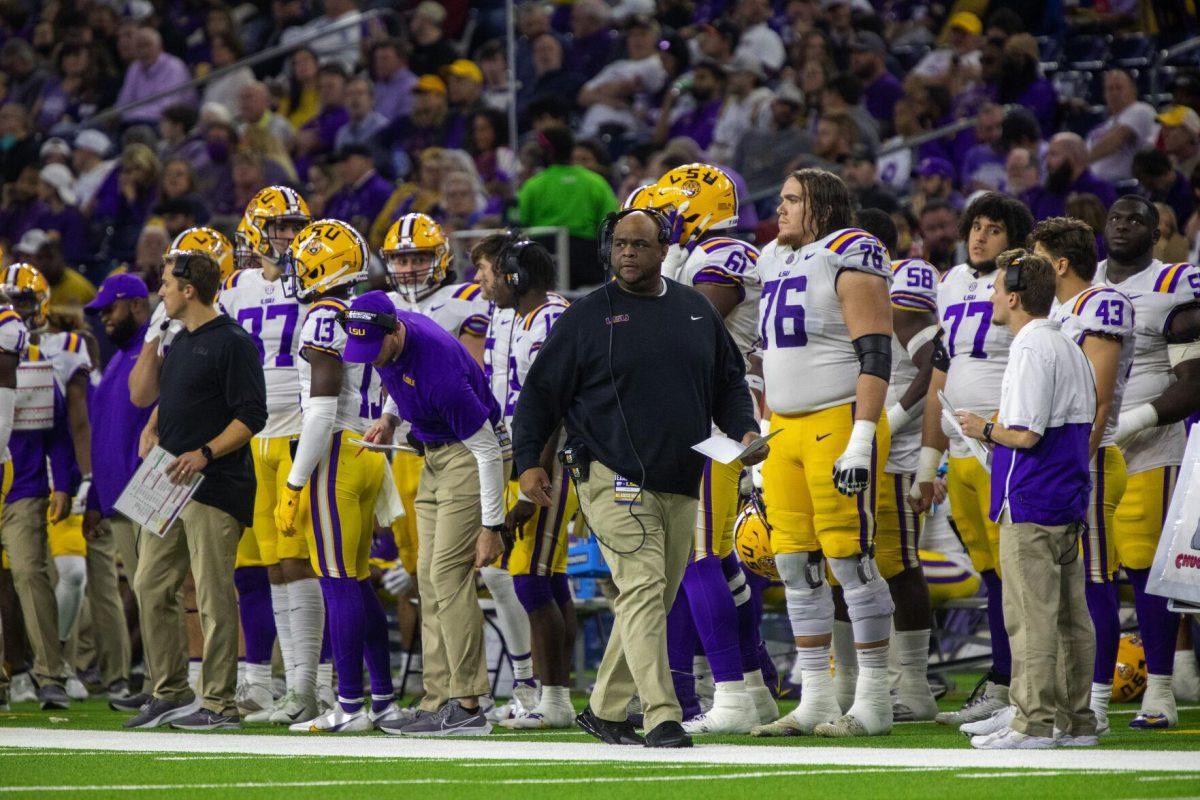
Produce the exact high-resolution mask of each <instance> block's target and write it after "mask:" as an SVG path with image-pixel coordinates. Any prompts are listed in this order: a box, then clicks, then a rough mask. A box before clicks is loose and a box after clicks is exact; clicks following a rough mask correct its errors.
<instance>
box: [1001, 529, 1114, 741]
mask: <svg viewBox="0 0 1200 800" xmlns="http://www.w3.org/2000/svg"><path fill="white" fill-rule="evenodd" d="M1000 565H1001V569H1002V571H1003V572H1004V627H1005V629H1006V630H1007V631H1008V639H1009V643H1010V644H1011V646H1012V660H1013V664H1012V666H1013V670H1012V686H1011V687H1010V689H1009V697H1010V698H1011V699H1012V702H1013V704H1014V705H1016V707H1017V716H1016V719H1015V720H1013V723H1012V727H1013V730H1016V731H1019V732H1021V733H1024V734H1028V735H1029V736H1053V735H1054V728H1055V726H1056V724H1057V727H1058V728H1059V729H1060V730H1062V731H1063V732H1064V733H1068V734H1071V735H1075V736H1087V735H1093V734H1095V732H1096V718H1095V716H1094V715H1093V714H1092V711H1091V709H1090V708H1089V707H1088V700H1089V698H1090V695H1091V680H1092V667H1093V663H1094V661H1095V658H1096V632H1095V629H1094V628H1093V627H1092V618H1091V616H1090V615H1089V614H1088V608H1087V601H1086V599H1085V597H1084V569H1083V559H1082V558H1081V557H1080V556H1079V539H1078V536H1077V530H1076V527H1075V526H1067V525H1053V526H1045V525H1037V524H1034V523H1029V522H1023V523H1013V522H1011V521H1009V519H1008V513H1007V512H1005V516H1004V519H1003V520H1002V522H1001V525H1000Z"/></svg>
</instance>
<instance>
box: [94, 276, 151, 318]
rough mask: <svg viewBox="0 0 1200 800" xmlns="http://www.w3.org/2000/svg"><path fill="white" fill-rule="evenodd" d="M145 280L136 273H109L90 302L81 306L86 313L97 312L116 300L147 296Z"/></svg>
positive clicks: (148, 294) (148, 293)
mask: <svg viewBox="0 0 1200 800" xmlns="http://www.w3.org/2000/svg"><path fill="white" fill-rule="evenodd" d="M149 296H150V292H148V291H147V290H146V284H145V282H144V281H143V280H142V279H141V278H139V277H138V276H137V275H131V274H130V273H128V272H119V273H117V274H116V275H109V276H108V277H107V278H105V279H104V283H103V284H101V286H100V291H99V292H97V293H96V297H95V298H94V299H93V300H92V302H90V303H88V304H87V305H86V306H84V307H83V310H84V311H85V312H87V313H88V314H99V313H100V312H101V311H103V310H104V309H106V308H108V307H109V306H111V305H112V304H113V303H115V302H117V301H118V300H128V299H131V298H134V297H149Z"/></svg>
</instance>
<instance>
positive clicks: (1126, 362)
mask: <svg viewBox="0 0 1200 800" xmlns="http://www.w3.org/2000/svg"><path fill="white" fill-rule="evenodd" d="M1133 318H1134V311H1133V304H1132V302H1131V301H1130V300H1129V298H1128V297H1126V296H1125V295H1123V294H1121V293H1120V292H1118V291H1117V290H1116V289H1112V288H1109V287H1107V286H1092V287H1089V288H1087V289H1084V290H1083V291H1082V292H1080V293H1079V294H1077V295H1075V296H1074V297H1072V298H1071V299H1069V300H1067V301H1066V302H1064V303H1059V304H1058V305H1057V306H1056V307H1055V308H1054V309H1053V310H1052V311H1051V312H1050V319H1052V320H1054V321H1055V322H1057V323H1058V326H1059V327H1060V328H1061V329H1062V332H1063V333H1065V334H1066V335H1067V336H1069V337H1071V339H1072V340H1073V341H1074V342H1075V343H1076V344H1077V345H1079V346H1080V347H1082V346H1083V340H1084V339H1085V338H1087V336H1088V334H1100V335H1102V336H1117V337H1120V339H1121V357H1120V361H1119V362H1118V363H1117V383H1116V385H1115V386H1114V387H1113V406H1112V410H1111V411H1110V412H1109V415H1108V421H1107V422H1106V424H1105V426H1104V436H1103V437H1102V438H1101V439H1100V446H1101V447H1108V446H1109V445H1112V444H1115V443H1116V437H1117V420H1118V419H1119V417H1120V411H1121V398H1122V397H1124V395H1125V384H1126V382H1127V381H1128V378H1129V370H1130V369H1131V368H1132V366H1133V351H1134V322H1133Z"/></svg>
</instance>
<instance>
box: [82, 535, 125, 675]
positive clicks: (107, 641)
mask: <svg viewBox="0 0 1200 800" xmlns="http://www.w3.org/2000/svg"><path fill="white" fill-rule="evenodd" d="M126 524H127V525H128V526H129V528H131V529H132V528H133V523H131V522H127V523H126ZM100 531H101V535H100V536H99V537H97V538H96V540H95V541H92V542H88V548H87V606H88V611H89V612H90V615H91V622H92V639H93V642H94V644H95V648H96V661H97V664H98V665H99V667H100V680H101V681H102V682H103V683H104V685H105V686H111V685H112V683H113V682H114V681H118V680H128V679H129V628H128V627H127V626H126V624H125V607H124V605H122V603H121V589H120V582H119V579H118V575H117V553H118V552H119V545H118V542H117V541H116V537H115V536H114V533H113V527H112V526H111V525H109V524H108V521H107V520H104V521H102V522H101V524H100Z"/></svg>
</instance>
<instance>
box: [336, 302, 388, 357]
mask: <svg viewBox="0 0 1200 800" xmlns="http://www.w3.org/2000/svg"><path fill="white" fill-rule="evenodd" d="M345 324H346V352H344V353H342V360H343V361H346V362H347V363H350V364H370V363H371V362H372V361H374V360H375V359H377V358H379V351H380V350H381V349H382V348H383V340H384V337H386V336H387V335H388V334H389V333H391V332H392V331H394V330H396V325H397V324H399V323H398V322H397V320H396V306H395V304H393V303H392V301H391V300H389V299H388V296H387V295H386V294H384V293H383V292H380V291H378V290H377V291H374V292H367V293H366V294H364V295H361V296H359V297H356V298H354V302H353V303H351V304H350V308H348V309H346V321H345Z"/></svg>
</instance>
